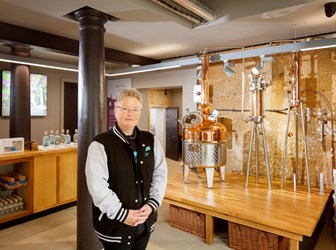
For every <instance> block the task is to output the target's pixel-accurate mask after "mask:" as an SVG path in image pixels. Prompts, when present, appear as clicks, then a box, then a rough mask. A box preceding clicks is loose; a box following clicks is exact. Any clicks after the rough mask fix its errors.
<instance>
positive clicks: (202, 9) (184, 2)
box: [173, 0, 216, 22]
mask: <svg viewBox="0 0 336 250" xmlns="http://www.w3.org/2000/svg"><path fill="white" fill-rule="evenodd" d="M173 1H174V2H175V3H178V4H179V5H181V6H183V7H184V8H186V9H188V10H190V11H192V12H193V13H195V14H196V15H198V16H200V17H202V18H203V19H204V20H206V21H207V22H212V21H213V20H215V18H216V14H215V12H214V11H213V10H211V9H209V8H208V7H206V6H205V5H203V4H201V3H200V2H198V1H196V0H173Z"/></svg>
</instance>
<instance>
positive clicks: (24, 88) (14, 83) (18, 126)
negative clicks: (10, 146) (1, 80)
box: [9, 45, 31, 142]
mask: <svg viewBox="0 0 336 250" xmlns="http://www.w3.org/2000/svg"><path fill="white" fill-rule="evenodd" d="M11 54H13V55H17V56H25V57H29V56H30V48H28V47H26V46H20V45H18V46H13V47H12V51H11ZM30 135H31V131H30V67H29V66H28V65H22V64H12V65H11V85H10V122H9V137H11V138H12V137H24V140H25V142H28V141H30Z"/></svg>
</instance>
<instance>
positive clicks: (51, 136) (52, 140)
mask: <svg viewBox="0 0 336 250" xmlns="http://www.w3.org/2000/svg"><path fill="white" fill-rule="evenodd" d="M49 147H51V148H54V147H55V135H54V130H52V129H51V130H50V133H49Z"/></svg>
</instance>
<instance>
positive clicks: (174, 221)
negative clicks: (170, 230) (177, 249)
mask: <svg viewBox="0 0 336 250" xmlns="http://www.w3.org/2000/svg"><path fill="white" fill-rule="evenodd" d="M169 214H170V225H171V226H172V227H175V228H177V229H180V230H183V231H185V232H188V233H192V234H194V235H197V236H200V237H202V238H205V215H204V214H201V213H198V212H195V211H191V210H188V209H185V208H181V207H177V206H174V205H170V208H169Z"/></svg>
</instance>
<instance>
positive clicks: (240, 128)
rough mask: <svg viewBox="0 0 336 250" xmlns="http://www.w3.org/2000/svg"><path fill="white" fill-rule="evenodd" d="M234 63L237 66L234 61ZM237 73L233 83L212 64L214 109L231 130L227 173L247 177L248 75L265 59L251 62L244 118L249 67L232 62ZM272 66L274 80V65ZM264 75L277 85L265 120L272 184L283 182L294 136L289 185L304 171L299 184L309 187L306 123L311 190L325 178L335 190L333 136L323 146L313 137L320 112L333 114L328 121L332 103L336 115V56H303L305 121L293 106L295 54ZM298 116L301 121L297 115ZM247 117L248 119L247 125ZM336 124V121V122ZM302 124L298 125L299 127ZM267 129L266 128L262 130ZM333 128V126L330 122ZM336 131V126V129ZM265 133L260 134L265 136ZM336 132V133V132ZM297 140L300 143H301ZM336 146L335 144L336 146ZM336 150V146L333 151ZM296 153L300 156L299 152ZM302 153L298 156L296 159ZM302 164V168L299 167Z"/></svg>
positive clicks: (269, 94)
mask: <svg viewBox="0 0 336 250" xmlns="http://www.w3.org/2000/svg"><path fill="white" fill-rule="evenodd" d="M230 62H231V61H230ZM232 62H233V63H235V66H234V67H231V68H232V69H233V70H234V71H235V74H234V75H233V76H231V77H228V76H227V75H226V74H225V73H224V71H223V63H222V62H217V63H211V64H210V68H209V85H210V98H209V99H210V102H211V103H210V105H211V106H212V107H213V108H215V109H219V110H221V111H220V118H219V121H220V122H222V123H224V125H225V126H226V127H227V129H228V150H227V171H232V172H238V173H245V171H246V166H247V160H248V152H249V145H250V135H251V127H252V122H250V121H247V122H246V121H243V119H245V120H248V118H249V109H250V107H249V106H250V105H249V97H250V90H249V83H250V79H249V77H248V75H249V74H250V73H251V69H252V67H254V66H255V65H257V64H259V63H260V58H259V57H258V58H249V59H246V60H245V74H244V75H245V88H244V96H245V97H244V110H245V112H244V115H242V112H241V110H242V75H243V74H242V72H243V67H242V66H243V61H242V60H236V61H232ZM271 64H272V74H271V73H270V65H271ZM262 72H265V73H266V77H267V79H269V78H270V76H271V77H272V82H271V83H272V84H271V85H270V86H269V87H267V88H266V90H265V102H264V105H265V109H266V112H265V115H266V117H265V118H264V119H263V123H264V127H265V138H266V145H267V150H268V158H269V165H270V169H271V176H272V179H275V178H280V177H281V168H282V167H281V166H282V162H283V159H284V149H285V146H284V144H285V143H284V142H285V138H286V136H288V137H287V138H288V142H287V147H286V149H287V153H286V164H285V179H286V180H289V181H291V180H292V178H293V172H294V171H293V170H294V169H295V168H296V166H298V171H297V174H298V180H299V183H306V179H307V174H306V163H305V155H306V154H305V150H304V139H303V133H302V123H301V122H302V117H303V118H304V124H305V126H304V128H305V131H306V145H307V157H308V165H309V172H310V175H309V176H310V183H311V186H313V187H314V186H316V187H317V186H318V185H319V176H320V173H321V172H322V173H324V183H325V185H326V186H327V187H331V185H332V175H331V173H332V164H334V163H332V161H333V158H332V157H331V148H332V143H331V140H332V138H331V132H330V131H326V132H325V136H324V139H323V142H322V141H320V140H319V138H320V136H319V135H318V134H314V133H313V132H314V131H315V132H316V130H317V119H316V111H317V108H324V109H326V110H327V113H328V115H327V116H328V118H330V114H331V113H330V111H329V108H328V103H327V102H326V100H327V101H328V102H329V103H330V105H331V107H332V109H333V111H334V113H336V112H335V111H336V51H334V50H330V49H324V50H315V51H306V52H302V53H300V81H299V83H300V93H301V92H302V91H303V92H302V93H301V94H300V98H299V100H300V101H301V102H302V107H303V112H304V114H303V116H302V115H300V112H301V109H300V105H299V106H298V108H297V109H295V108H294V107H292V104H289V103H290V102H289V100H290V99H291V90H292V85H291V77H292V75H291V54H290V53H288V54H278V55H273V61H272V63H270V62H265V65H264V69H263V71H262ZM288 106H290V108H291V111H290V116H289V117H290V119H289V126H288V135H286V128H287V118H288ZM306 108H311V109H312V119H311V122H310V126H309V127H310V129H311V130H312V131H313V132H312V131H311V130H310V129H309V127H308V124H307V120H306ZM295 113H296V114H297V115H295ZM335 116H336V114H335ZM242 117H243V119H242ZM334 119H335V118H334ZM296 123H297V124H298V125H297V126H296ZM257 126H258V128H261V125H260V124H257ZM328 126H329V127H330V120H329V122H328ZM335 127H336V126H335ZM260 130H261V129H259V131H260ZM334 130H335V128H334ZM296 136H297V137H296ZM255 144H256V143H255V141H254V140H253V142H252V154H251V156H252V159H251V167H250V174H251V175H254V174H255V167H256V162H255V155H256V154H255ZM334 144H335V143H334ZM333 146H335V145H333ZM296 147H297V148H298V150H296ZM258 149H259V160H258V166H259V167H258V169H259V174H260V175H264V176H265V159H264V147H263V142H262V136H261V135H259V142H258ZM296 152H297V153H298V154H297V155H296ZM296 161H297V162H298V163H297V164H296Z"/></svg>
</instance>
